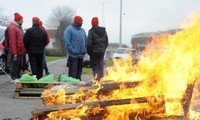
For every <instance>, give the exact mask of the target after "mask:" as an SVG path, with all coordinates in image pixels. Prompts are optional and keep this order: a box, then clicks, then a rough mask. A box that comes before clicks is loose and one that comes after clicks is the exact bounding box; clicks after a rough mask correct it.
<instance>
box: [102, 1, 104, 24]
mask: <svg viewBox="0 0 200 120" xmlns="http://www.w3.org/2000/svg"><path fill="white" fill-rule="evenodd" d="M102 26H104V1H103V0H102Z"/></svg>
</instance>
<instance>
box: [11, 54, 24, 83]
mask: <svg viewBox="0 0 200 120" xmlns="http://www.w3.org/2000/svg"><path fill="white" fill-rule="evenodd" d="M20 73H21V56H17V57H16V58H14V56H13V55H12V56H11V68H10V75H11V78H12V79H13V80H15V79H19V77H20Z"/></svg>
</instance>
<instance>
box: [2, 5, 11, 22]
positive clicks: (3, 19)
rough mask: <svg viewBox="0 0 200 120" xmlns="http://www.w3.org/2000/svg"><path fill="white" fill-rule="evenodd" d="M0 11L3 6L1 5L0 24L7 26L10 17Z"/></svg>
mask: <svg viewBox="0 0 200 120" xmlns="http://www.w3.org/2000/svg"><path fill="white" fill-rule="evenodd" d="M2 11H3V7H1V5H0V25H1V26H8V25H9V23H10V22H11V18H10V17H8V16H6V15H3V12H2Z"/></svg>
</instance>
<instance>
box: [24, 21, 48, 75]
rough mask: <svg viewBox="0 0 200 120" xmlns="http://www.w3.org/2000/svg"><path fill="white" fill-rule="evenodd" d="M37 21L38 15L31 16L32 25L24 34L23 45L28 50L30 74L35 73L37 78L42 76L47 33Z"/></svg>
mask: <svg viewBox="0 0 200 120" xmlns="http://www.w3.org/2000/svg"><path fill="white" fill-rule="evenodd" d="M39 22H40V19H39V18H38V17H33V18H32V23H33V25H32V27H31V28H29V29H27V30H26V32H25V34H24V45H25V48H26V50H27V52H28V56H29V62H30V66H31V71H32V75H36V77H37V79H40V78H42V76H43V57H44V49H45V46H46V45H47V44H48V40H47V37H48V35H47V33H46V32H45V31H44V30H43V29H41V28H40V27H39Z"/></svg>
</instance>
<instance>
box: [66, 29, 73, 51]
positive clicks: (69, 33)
mask: <svg viewBox="0 0 200 120" xmlns="http://www.w3.org/2000/svg"><path fill="white" fill-rule="evenodd" d="M64 44H65V48H66V49H67V50H68V52H70V53H72V52H73V48H72V46H71V31H70V30H69V29H66V30H65V31H64Z"/></svg>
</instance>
